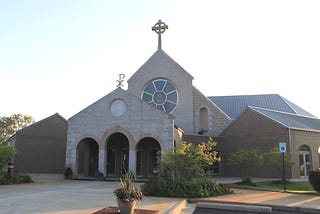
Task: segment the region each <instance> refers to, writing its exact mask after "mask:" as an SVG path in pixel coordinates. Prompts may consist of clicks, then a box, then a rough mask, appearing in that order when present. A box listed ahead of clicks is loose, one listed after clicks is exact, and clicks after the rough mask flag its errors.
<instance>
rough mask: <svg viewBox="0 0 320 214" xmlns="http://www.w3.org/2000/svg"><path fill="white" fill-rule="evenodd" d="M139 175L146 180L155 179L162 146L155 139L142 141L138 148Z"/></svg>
mask: <svg viewBox="0 0 320 214" xmlns="http://www.w3.org/2000/svg"><path fill="white" fill-rule="evenodd" d="M136 151H137V169H136V171H137V175H138V176H140V177H144V178H150V177H153V176H154V175H155V173H156V171H155V169H156V167H157V156H158V154H159V153H160V151H161V148H160V144H159V143H158V141H157V140H155V139H154V138H151V137H148V138H144V139H142V140H141V141H140V142H139V143H138V145H137V148H136Z"/></svg>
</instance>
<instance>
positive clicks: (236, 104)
mask: <svg viewBox="0 0 320 214" xmlns="http://www.w3.org/2000/svg"><path fill="white" fill-rule="evenodd" d="M208 98H209V99H210V100H211V101H212V102H214V103H215V104H216V105H217V106H218V107H219V108H220V109H221V110H222V111H224V112H225V113H226V114H227V115H228V116H229V117H230V118H231V119H235V118H237V117H238V116H239V115H240V114H241V113H242V112H243V111H244V110H245V109H246V108H247V107H248V106H254V107H258V108H264V109H270V110H275V111H281V112H286V113H291V114H297V115H302V116H307V117H313V118H316V117H315V116H314V115H312V114H310V113H309V112H307V111H305V110H303V109H302V108H300V107H299V106H297V105H295V104H294V103H292V102H290V101H288V100H287V99H285V98H283V97H281V96H280V95H278V94H262V95H240V96H211V97H208Z"/></svg>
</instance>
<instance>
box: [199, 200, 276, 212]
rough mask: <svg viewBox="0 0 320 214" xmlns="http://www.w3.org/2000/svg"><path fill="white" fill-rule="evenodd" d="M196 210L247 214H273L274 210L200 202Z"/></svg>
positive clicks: (265, 207)
mask: <svg viewBox="0 0 320 214" xmlns="http://www.w3.org/2000/svg"><path fill="white" fill-rule="evenodd" d="M196 208H204V209H214V210H232V211H241V212H245V213H250V212H251V213H272V208H271V207H268V206H257V205H243V204H241V205H240V204H220V203H219V204H218V203H205V202H198V203H197V206H196Z"/></svg>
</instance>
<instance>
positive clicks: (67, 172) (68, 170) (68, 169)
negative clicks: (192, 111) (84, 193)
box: [63, 166, 73, 179]
mask: <svg viewBox="0 0 320 214" xmlns="http://www.w3.org/2000/svg"><path fill="white" fill-rule="evenodd" d="M72 174H73V172H72V169H71V167H70V166H67V167H65V169H64V173H63V175H64V178H65V179H72Z"/></svg>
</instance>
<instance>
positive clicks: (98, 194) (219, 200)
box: [0, 175, 320, 214]
mask: <svg viewBox="0 0 320 214" xmlns="http://www.w3.org/2000/svg"><path fill="white" fill-rule="evenodd" d="M33 179H34V180H35V182H34V183H30V184H19V185H7V186H0V214H22V213H24V214H25V213H30V214H40V213H41V214H71V213H72V214H89V213H92V212H95V211H97V210H100V209H102V208H104V207H108V206H117V204H116V198H115V196H114V194H113V191H114V189H116V188H117V186H118V184H119V183H118V182H110V181H81V180H64V179H63V177H62V176H61V175H33ZM217 180H218V181H219V182H222V183H232V182H237V181H239V180H241V179H239V178H217ZM260 180H261V179H260ZM256 181H258V180H256ZM232 190H233V191H234V194H230V195H224V196H218V197H210V198H202V199H189V201H190V202H192V203H187V199H184V198H166V197H145V198H144V200H143V201H142V202H138V203H137V207H138V208H142V209H151V210H159V212H160V213H173V214H174V213H181V214H190V213H198V214H199V213H201V212H200V211H201V209H202V211H203V210H204V209H207V210H206V211H205V212H204V213H213V212H209V211H208V210H211V211H213V210H214V209H216V210H219V209H217V208H214V209H210V206H209V208H208V207H205V208H204V207H202V208H200V205H201V203H203V204H209V205H211V206H213V205H215V204H222V205H223V206H224V207H227V208H228V207H229V208H231V207H232V206H233V205H234V204H236V205H241V206H243V207H245V208H246V209H247V208H248V207H253V206H261V207H269V208H271V209H272V213H279V214H280V213H281V214H283V213H320V196H315V195H305V194H290V193H281V192H268V191H253V190H243V189H232ZM200 202H201V203H200ZM197 211H198V212H197ZM219 211H220V212H218V213H226V214H229V213H230V214H231V213H234V212H236V213H239V210H232V209H229V210H228V209H220V210H219ZM246 212H247V211H243V210H240V213H246ZM202 213H203V212H202ZM215 213H217V212H215ZM253 213H254V212H253ZM259 213H261V212H259Z"/></svg>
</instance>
